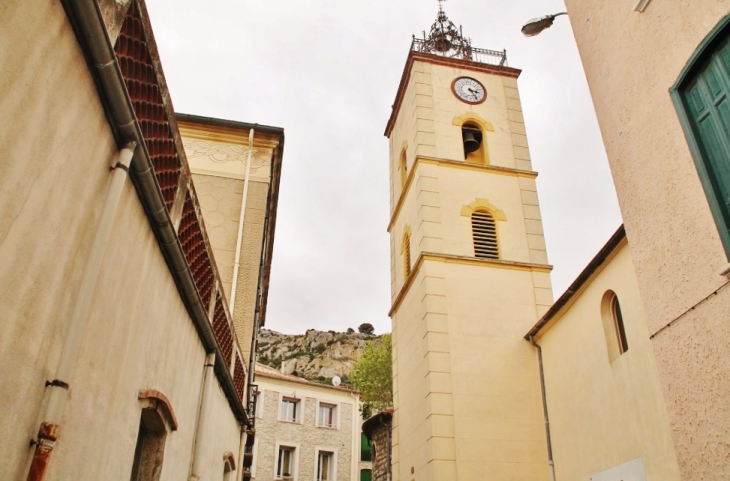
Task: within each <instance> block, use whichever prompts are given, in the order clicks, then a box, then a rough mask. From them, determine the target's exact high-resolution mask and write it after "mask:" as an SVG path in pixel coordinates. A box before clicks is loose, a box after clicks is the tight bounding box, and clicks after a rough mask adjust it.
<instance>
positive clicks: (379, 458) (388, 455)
mask: <svg viewBox="0 0 730 481" xmlns="http://www.w3.org/2000/svg"><path fill="white" fill-rule="evenodd" d="M392 420H393V408H387V409H385V410H384V411H381V412H379V413H378V414H375V415H374V416H371V417H370V418H369V419H367V420H366V421H365V422H364V423H363V424H362V432H363V433H364V434H365V436H366V437H367V439H368V442H369V444H370V451H371V456H372V463H373V469H372V481H390V480H391V479H392V474H391V459H392V456H393V443H392V442H391V440H392V429H393V427H392Z"/></svg>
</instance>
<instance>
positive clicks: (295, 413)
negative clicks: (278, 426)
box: [280, 397, 301, 423]
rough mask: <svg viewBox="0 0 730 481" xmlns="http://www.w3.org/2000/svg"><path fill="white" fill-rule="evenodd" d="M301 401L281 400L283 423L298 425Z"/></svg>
mask: <svg viewBox="0 0 730 481" xmlns="http://www.w3.org/2000/svg"><path fill="white" fill-rule="evenodd" d="M299 411H300V409H299V399H293V398H286V397H285V398H283V399H282V400H281V418H280V420H281V421H289V422H292V423H298V422H299V420H300V416H301V415H300V413H299Z"/></svg>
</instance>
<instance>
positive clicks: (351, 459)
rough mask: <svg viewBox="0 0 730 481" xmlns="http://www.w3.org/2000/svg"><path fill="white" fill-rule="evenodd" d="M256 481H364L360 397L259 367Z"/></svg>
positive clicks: (351, 391)
mask: <svg viewBox="0 0 730 481" xmlns="http://www.w3.org/2000/svg"><path fill="white" fill-rule="evenodd" d="M256 385H257V386H258V394H257V398H258V399H257V403H256V432H257V434H256V441H255V444H254V449H253V453H254V461H253V467H252V472H251V474H252V479H259V480H272V479H280V480H290V481H305V480H310V479H314V480H316V481H355V480H357V479H359V473H358V466H359V453H360V424H361V421H360V416H359V399H360V398H359V394H358V393H357V392H356V391H353V390H351V389H349V388H346V387H344V386H339V387H335V386H331V385H325V384H319V383H315V382H311V381H307V380H305V379H302V378H300V377H297V376H293V375H291V374H282V373H281V372H279V371H278V370H276V369H273V368H270V367H268V366H265V365H263V364H257V366H256Z"/></svg>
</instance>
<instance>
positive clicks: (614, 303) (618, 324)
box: [611, 294, 629, 354]
mask: <svg viewBox="0 0 730 481" xmlns="http://www.w3.org/2000/svg"><path fill="white" fill-rule="evenodd" d="M611 317H612V318H613V327H614V330H615V331H616V342H617V343H618V351H619V354H623V353H625V352H626V351H628V350H629V343H628V342H626V330H625V329H624V318H623V315H622V314H621V304H619V302H618V296H616V294H614V295H613V297H612V298H611Z"/></svg>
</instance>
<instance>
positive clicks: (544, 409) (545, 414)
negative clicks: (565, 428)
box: [530, 336, 555, 481]
mask: <svg viewBox="0 0 730 481" xmlns="http://www.w3.org/2000/svg"><path fill="white" fill-rule="evenodd" d="M530 344H532V345H533V346H535V348H536V349H537V360H538V364H539V366H540V392H541V393H542V415H543V417H544V418H545V439H546V440H547V452H548V453H547V454H548V468H549V469H550V481H555V463H554V462H553V443H552V441H551V440H550V418H549V417H548V407H547V396H546V395H545V370H544V368H543V365H542V347H540V345H539V344H538V343H537V342H535V338H534V337H533V336H530Z"/></svg>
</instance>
